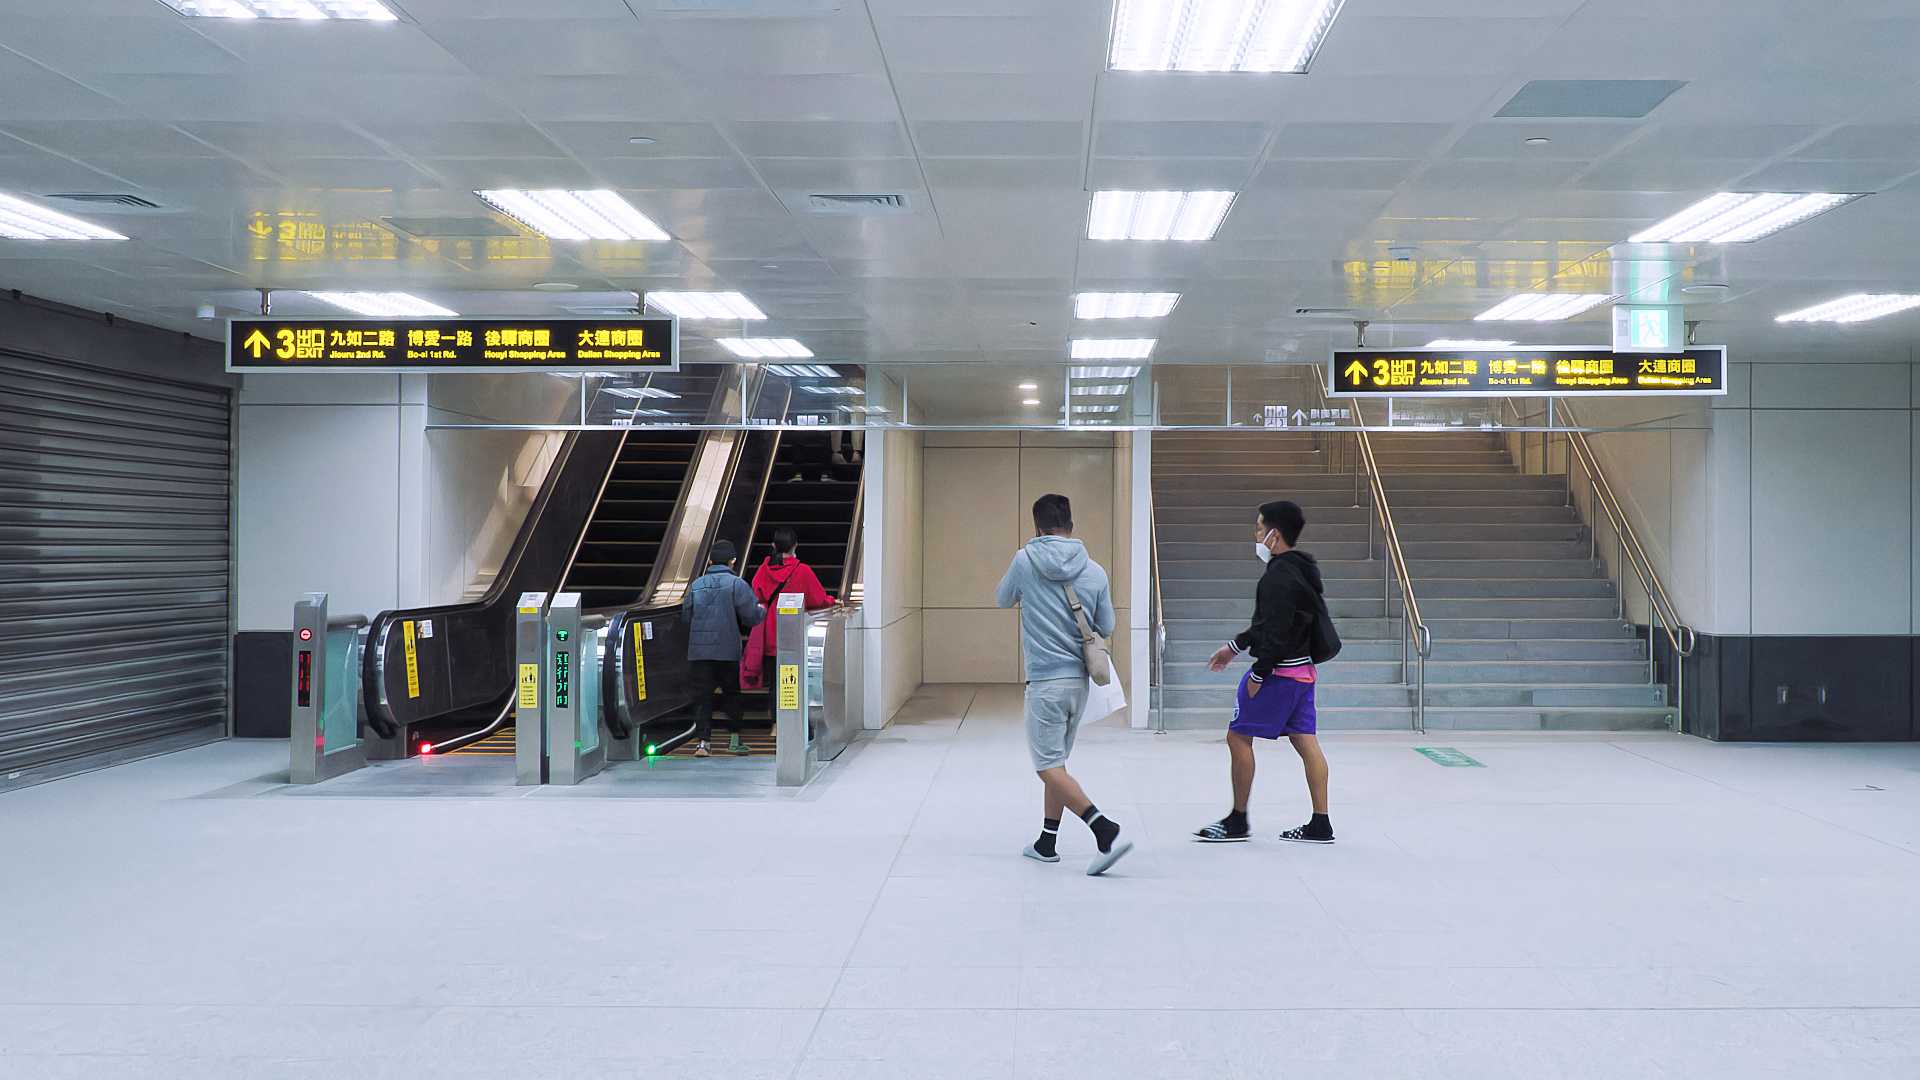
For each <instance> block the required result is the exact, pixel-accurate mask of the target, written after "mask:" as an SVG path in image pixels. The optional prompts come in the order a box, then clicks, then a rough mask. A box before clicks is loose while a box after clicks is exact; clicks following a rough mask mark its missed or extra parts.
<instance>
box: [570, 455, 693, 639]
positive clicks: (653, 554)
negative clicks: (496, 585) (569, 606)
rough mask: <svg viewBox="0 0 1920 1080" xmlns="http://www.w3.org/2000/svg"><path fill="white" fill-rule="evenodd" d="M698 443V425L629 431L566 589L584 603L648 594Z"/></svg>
mask: <svg viewBox="0 0 1920 1080" xmlns="http://www.w3.org/2000/svg"><path fill="white" fill-rule="evenodd" d="M699 443H700V433H699V432H697V431H684V430H678V429H674V428H635V429H633V430H632V431H630V432H628V433H627V437H626V442H625V443H624V444H623V445H622V446H621V448H620V456H619V457H618V459H616V461H615V462H614V466H613V473H612V475H611V476H609V477H608V478H607V484H606V490H605V491H603V492H602V493H601V495H600V505H599V506H598V507H597V508H596V509H595V510H594V514H593V521H592V523H591V524H589V525H588V526H587V535H586V538H585V539H584V540H583V541H581V544H580V552H579V554H578V555H577V556H576V557H575V558H574V561H573V569H572V570H570V571H569V572H568V573H567V580H566V584H565V586H564V591H566V592H577V593H579V594H580V604H581V607H583V608H584V609H586V610H589V611H597V610H601V609H605V608H615V607H627V606H629V605H632V604H637V603H639V602H640V601H641V599H642V598H643V597H644V596H645V595H646V593H647V587H648V586H649V585H650V584H651V583H652V581H653V571H654V566H655V564H656V563H657V562H658V561H659V558H660V550H661V548H662V546H663V545H664V544H665V542H666V537H667V527H668V525H669V524H670V523H671V522H672V520H673V508H674V505H675V504H676V503H678V502H679V501H680V489H681V488H682V487H683V486H685V484H686V480H687V470H688V467H689V466H690V465H691V464H692V463H693V455H694V451H696V450H697V449H698V448H699Z"/></svg>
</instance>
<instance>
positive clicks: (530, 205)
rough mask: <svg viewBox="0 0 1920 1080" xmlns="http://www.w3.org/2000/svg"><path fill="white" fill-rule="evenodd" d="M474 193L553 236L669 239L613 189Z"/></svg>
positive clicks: (504, 212) (522, 222)
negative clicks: (612, 190)
mask: <svg viewBox="0 0 1920 1080" xmlns="http://www.w3.org/2000/svg"><path fill="white" fill-rule="evenodd" d="M474 194H475V195H478V196H479V197H480V198H481V199H483V200H485V201H486V203H487V204H488V205H490V206H492V207H493V208H494V209H496V210H498V211H500V212H501V213H503V214H505V215H507V216H508V217H510V218H513V219H514V220H515V221H518V222H519V223H520V224H522V225H525V226H526V227H527V228H529V229H532V230H533V231H534V232H537V233H539V234H540V235H542V236H545V237H547V238H548V239H550V240H646V241H661V240H667V239H669V237H668V236H667V233H666V231H665V230H664V229H662V228H660V226H658V225H656V224H654V222H653V220H652V219H651V218H649V217H647V216H646V215H645V214H642V213H641V212H640V211H638V210H635V209H634V208H633V207H632V206H630V205H628V203H627V201H626V200H625V199H622V198H621V197H620V196H619V195H617V194H615V193H614V192H611V191H603V190H596V191H567V190H563V189H560V188H544V189H540V190H535V191H522V190H519V189H517V188H496V189H490V190H486V191H476V192H474Z"/></svg>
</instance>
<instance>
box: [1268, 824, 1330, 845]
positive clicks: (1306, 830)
mask: <svg viewBox="0 0 1920 1080" xmlns="http://www.w3.org/2000/svg"><path fill="white" fill-rule="evenodd" d="M1280 839H1282V840H1290V841H1292V842H1293V843H1296V844H1331V843H1333V830H1332V829H1330V828H1320V829H1315V828H1314V827H1313V826H1311V825H1301V826H1299V827H1298V828H1293V829H1288V830H1287V831H1286V832H1283V833H1281V834H1280Z"/></svg>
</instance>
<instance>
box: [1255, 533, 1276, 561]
mask: <svg viewBox="0 0 1920 1080" xmlns="http://www.w3.org/2000/svg"><path fill="white" fill-rule="evenodd" d="M1272 535H1273V532H1272V530H1268V532H1267V535H1266V536H1263V537H1261V538H1260V539H1258V540H1255V541H1254V542H1253V555H1254V557H1255V558H1257V559H1259V560H1260V561H1261V562H1270V561H1272V559H1273V552H1272V551H1269V550H1268V549H1267V539H1268V537H1271V536H1272Z"/></svg>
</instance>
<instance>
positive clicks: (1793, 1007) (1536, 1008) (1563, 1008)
mask: <svg viewBox="0 0 1920 1080" xmlns="http://www.w3.org/2000/svg"><path fill="white" fill-rule="evenodd" d="M1048 970H1057V969H1048ZM1088 970H1096V969H1088ZM230 1007H244V1008H248V1009H254V1010H261V1009H309V1008H383V1009H384V1008H389V1007H388V1006H334V1005H321V1006H315V1005H311V1004H301V1003H297V1002H296V1003H290V1004H285V1005H259V1004H247V1005H244V1006H227V1005H208V1004H204V1003H200V1002H140V1003H129V1004H125V1005H122V1004H117V1003H116V1004H105V1005H103V1004H98V1003H93V1002H78V1003H69V1002H47V1003H44V1004H32V1005H5V1006H0V1008H13V1009H19V1008H61V1009H66V1008H144V1009H167V1010H178V1009H204V1008H230ZM407 1008H414V1009H418V1010H419V1011H423V1012H427V1011H431V1012H435V1013H438V1012H441V1011H444V1010H446V1009H461V1010H467V1011H481V1010H486V1011H495V1010H508V1009H529V1010H547V1009H566V1010H568V1011H577V1010H581V1009H593V1010H599V1011H625V1010H633V1009H645V1010H647V1011H650V1012H665V1011H672V1012H729V1013H776V1014H779V1013H824V1012H846V1013H856V1012H857V1013H894V1012H913V1013H923V1012H942V1013H945V1012H955V1013H982V1012H1003V1013H1027V1012H1040V1013H1061V1012H1064V1013H1141V1012H1148V1013H1177V1012H1192V1013H1244V1014H1262V1013H1375V1012H1378V1013H1398V1012H1450V1013H1512V1012H1525V1013H1655V1012H1657V1013H1798V1012H1849V1013H1916V1014H1920V1005H1858V1004H1849V1005H1824V1004H1806V1003H1794V1004H1784V1005H1782V1004H1776V1005H1405V1004H1401V1005H1276V1006H1260V1005H831V1004H829V1005H820V1006H812V1005H779V1006H774V1005H620V1004H613V1003H609V1002H605V1001H596V1002H579V1003H564V1002H563V1003H556V1004H541V1005H524V1004H507V1005H442V1006H407ZM11 1052H12V1051H0V1057H4V1056H5V1055H6V1054H7V1053H11ZM62 1053H76V1054H91V1053H110V1051H85V1050H82V1051H62Z"/></svg>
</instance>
